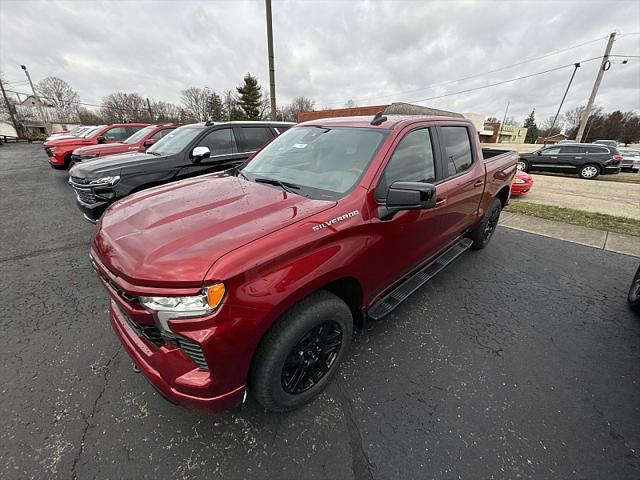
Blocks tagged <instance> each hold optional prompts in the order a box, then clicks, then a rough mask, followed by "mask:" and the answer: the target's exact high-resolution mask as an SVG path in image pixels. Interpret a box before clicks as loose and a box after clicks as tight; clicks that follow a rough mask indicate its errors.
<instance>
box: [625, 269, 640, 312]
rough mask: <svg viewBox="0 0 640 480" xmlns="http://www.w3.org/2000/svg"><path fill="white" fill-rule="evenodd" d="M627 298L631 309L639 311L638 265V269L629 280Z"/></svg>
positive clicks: (639, 282) (639, 271)
mask: <svg viewBox="0 0 640 480" xmlns="http://www.w3.org/2000/svg"><path fill="white" fill-rule="evenodd" d="M627 300H628V301H629V306H630V307H631V309H632V310H633V311H635V312H636V313H640V267H638V271H637V272H636V274H635V275H634V277H633V281H632V282H631V287H629V295H628V297H627Z"/></svg>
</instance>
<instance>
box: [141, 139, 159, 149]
mask: <svg viewBox="0 0 640 480" xmlns="http://www.w3.org/2000/svg"><path fill="white" fill-rule="evenodd" d="M154 143H156V139H155V138H148V139H146V140H145V141H144V143H143V144H142V146H143V147H145V148H149V147H150V146H151V145H153V144H154Z"/></svg>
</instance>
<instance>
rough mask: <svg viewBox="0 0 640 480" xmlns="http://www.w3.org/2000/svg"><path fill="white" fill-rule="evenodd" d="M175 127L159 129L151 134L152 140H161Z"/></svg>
mask: <svg viewBox="0 0 640 480" xmlns="http://www.w3.org/2000/svg"><path fill="white" fill-rule="evenodd" d="M173 130H175V128H165V129H163V130H158V131H157V132H156V133H154V134H153V135H151V140H156V141H158V140H160V139H161V138H162V137H164V136H166V135H169V134H170V133H171V132H172V131H173Z"/></svg>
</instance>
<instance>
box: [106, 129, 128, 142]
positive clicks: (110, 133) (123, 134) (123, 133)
mask: <svg viewBox="0 0 640 480" xmlns="http://www.w3.org/2000/svg"><path fill="white" fill-rule="evenodd" d="M102 136H103V137H104V138H106V139H107V140H124V139H125V138H127V137H128V136H129V132H128V131H127V129H126V127H113V128H110V129H109V130H107V131H106V132H104V133H103V134H102Z"/></svg>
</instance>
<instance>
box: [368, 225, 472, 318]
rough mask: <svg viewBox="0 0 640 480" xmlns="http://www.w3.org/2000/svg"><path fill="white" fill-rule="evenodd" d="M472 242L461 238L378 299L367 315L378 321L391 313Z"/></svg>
mask: <svg viewBox="0 0 640 480" xmlns="http://www.w3.org/2000/svg"><path fill="white" fill-rule="evenodd" d="M472 244H473V241H472V240H471V239H469V238H461V239H460V240H458V241H457V242H456V243H454V244H453V245H452V246H451V247H449V248H448V249H447V250H445V251H444V252H443V253H441V254H440V255H439V256H438V257H437V258H435V259H434V260H432V261H431V262H429V263H428V264H427V265H425V266H424V267H422V268H421V269H420V270H418V271H417V272H416V273H414V274H413V275H411V276H410V277H409V278H407V279H406V280H405V281H403V282H402V283H401V284H400V285H398V286H397V287H396V288H394V289H393V290H391V292H389V293H387V294H386V295H385V296H384V297H382V298H380V299H379V300H378V301H376V303H374V304H373V306H372V307H371V308H370V309H369V312H368V315H369V317H371V318H373V319H374V320H379V319H381V318H382V317H384V316H385V315H387V314H389V313H391V311H393V309H394V308H396V307H397V306H398V305H400V304H401V303H402V302H403V301H404V300H406V299H407V298H408V297H409V296H410V295H411V294H412V293H413V292H415V291H416V290H418V289H419V288H420V287H421V286H423V285H424V284H425V283H427V282H428V281H429V280H431V279H432V278H433V277H435V276H436V274H438V272H440V270H442V269H443V268H444V267H446V266H447V265H449V264H450V263H451V262H453V261H454V260H455V259H456V258H457V257H459V256H460V255H461V254H462V253H464V252H465V251H466V250H468V249H469V247H471V245H472Z"/></svg>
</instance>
